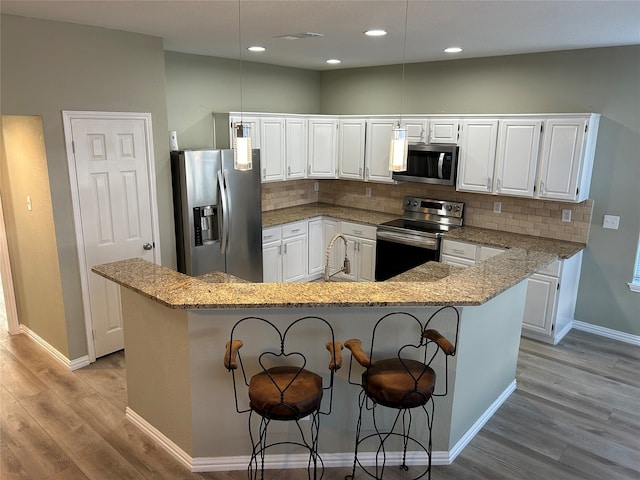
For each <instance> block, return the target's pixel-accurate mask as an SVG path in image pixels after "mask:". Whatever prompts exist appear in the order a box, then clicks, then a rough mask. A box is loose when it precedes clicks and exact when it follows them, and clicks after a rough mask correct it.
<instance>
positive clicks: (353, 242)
mask: <svg viewBox="0 0 640 480" xmlns="http://www.w3.org/2000/svg"><path fill="white" fill-rule="evenodd" d="M340 232H341V233H342V234H343V235H344V236H345V237H346V238H347V256H348V257H349V262H350V266H351V269H350V272H349V274H346V273H344V272H343V273H340V275H339V276H340V277H341V278H343V279H345V280H351V281H354V282H373V281H375V273H376V227H373V226H371V225H362V224H359V223H353V222H340ZM339 242H340V244H339V245H340V250H339V251H340V252H341V257H340V266H342V263H343V260H344V245H343V244H342V241H341V240H339ZM336 246H338V245H336Z"/></svg>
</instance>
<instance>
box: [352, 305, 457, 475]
mask: <svg viewBox="0 0 640 480" xmlns="http://www.w3.org/2000/svg"><path fill="white" fill-rule="evenodd" d="M437 317H440V318H439V319H438V323H439V324H441V325H443V327H444V328H446V329H447V331H449V330H451V331H453V332H454V333H453V334H454V335H455V341H454V343H451V342H450V341H449V340H447V339H446V338H445V337H443V336H442V335H441V334H440V333H439V332H438V331H437V330H435V329H433V328H430V326H431V325H432V324H433V323H435V320H436V318H437ZM459 324H460V315H459V312H458V311H457V310H456V309H455V308H454V307H450V306H447V307H442V308H440V309H438V310H437V311H436V312H435V313H433V314H432V315H431V316H430V317H429V318H428V319H427V321H426V322H425V324H424V325H423V324H422V322H421V321H420V320H419V319H418V318H417V317H415V316H414V315H411V314H409V313H390V314H388V315H385V316H384V317H382V318H381V319H379V320H378V322H377V323H376V325H375V326H374V329H373V333H372V337H371V348H370V349H369V351H368V353H367V352H365V350H364V349H363V348H362V342H361V340H360V339H351V340H347V341H346V342H345V343H344V346H345V347H347V348H348V349H349V350H350V351H351V359H350V361H349V383H351V384H352V385H358V386H360V387H361V391H360V395H359V402H358V404H359V414H358V422H357V426H356V441H355V453H354V459H353V469H352V472H351V475H347V476H346V477H345V478H346V479H353V478H354V477H355V473H356V466H360V467H361V469H362V470H363V472H364V473H366V474H367V475H369V476H371V477H373V478H376V479H382V478H383V476H384V472H385V467H386V466H387V460H388V458H387V457H390V458H391V459H393V461H394V462H395V463H400V468H401V469H402V470H404V471H406V472H408V471H409V467H408V466H407V463H408V462H407V453H409V454H410V455H411V456H415V457H416V458H417V457H418V455H416V454H420V453H419V452H424V453H425V454H426V457H427V462H426V468H424V469H422V468H420V469H419V471H418V472H417V473H415V476H414V475H413V474H407V475H411V478H412V479H413V480H415V479H418V478H422V477H424V476H425V475H427V476H428V477H427V478H431V450H432V441H431V431H432V427H433V413H434V403H433V397H436V396H444V395H446V394H447V390H448V370H449V368H448V359H449V357H451V356H453V355H455V351H456V348H457V343H458V327H459ZM385 329H386V330H385ZM383 332H384V333H383ZM405 334H406V335H405ZM403 337H404V338H403ZM393 340H397V341H398V342H408V343H403V344H401V345H400V343H398V344H397V345H396V346H394V347H393V348H390V344H394V345H395V343H394V342H393ZM398 345H400V346H399V347H398ZM436 358H443V359H444V362H443V363H444V365H441V364H438V365H434V363H433V362H434V360H435V359H436ZM353 359H355V360H356V361H357V362H358V363H359V364H360V365H361V366H362V367H364V371H363V372H362V375H361V381H360V383H357V382H354V381H352V371H353V369H352V365H353ZM436 370H438V371H441V370H443V371H444V377H445V378H444V388H443V389H442V390H443V391H441V392H436V391H435V387H436ZM381 407H387V408H388V409H391V410H392V411H393V415H391V418H392V420H391V421H390V422H389V421H388V420H389V418H388V416H387V417H385V416H384V415H383V414H382V413H380V412H378V410H379V409H380V408H381ZM368 412H370V413H371V420H372V423H373V429H374V431H375V433H370V434H366V433H364V431H365V429H364V427H363V420H364V416H365V413H367V414H368ZM414 413H418V414H420V413H424V415H425V417H424V418H425V420H424V421H425V425H426V428H427V430H428V439H427V445H426V446H425V445H424V443H423V441H421V440H420V439H418V438H416V437H417V434H416V433H413V432H412V430H411V427H412V423H413V422H414V421H416V419H417V418H414ZM385 420H387V421H386V423H385ZM365 442H366V445H369V446H371V447H372V448H373V449H375V452H374V453H375V461H372V460H369V462H366V461H363V460H361V459H359V458H358V454H359V449H360V448H361V447H362V446H363V444H364V443H365ZM394 442H395V443H394ZM376 445H377V447H376ZM409 445H412V446H414V448H415V447H417V451H410V452H408V448H409ZM393 449H395V450H400V451H401V452H398V451H395V452H394V451H393ZM420 455H421V456H422V458H424V455H423V454H420ZM361 456H364V455H362V454H361ZM363 462H365V463H374V465H370V466H369V468H368V467H367V466H364V465H363ZM411 463H416V464H420V465H422V463H421V462H420V461H417V462H411ZM371 466H375V470H372V469H371V468H370V467H371ZM394 478H396V477H394ZM398 478H400V477H398ZM403 478H404V477H403Z"/></svg>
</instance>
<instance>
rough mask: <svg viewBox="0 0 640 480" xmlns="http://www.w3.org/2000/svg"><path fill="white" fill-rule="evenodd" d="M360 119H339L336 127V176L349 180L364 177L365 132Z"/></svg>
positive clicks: (363, 121) (365, 126) (364, 125)
mask: <svg viewBox="0 0 640 480" xmlns="http://www.w3.org/2000/svg"><path fill="white" fill-rule="evenodd" d="M366 128H367V122H366V121H365V120H362V119H349V120H340V125H339V128H338V177H340V178H345V179H350V180H362V179H363V178H364V155H365V132H366Z"/></svg>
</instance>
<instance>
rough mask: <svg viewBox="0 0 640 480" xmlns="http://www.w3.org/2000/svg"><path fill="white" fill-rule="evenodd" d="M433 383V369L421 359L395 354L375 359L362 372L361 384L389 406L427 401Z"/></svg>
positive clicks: (404, 406)
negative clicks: (391, 356)
mask: <svg viewBox="0 0 640 480" xmlns="http://www.w3.org/2000/svg"><path fill="white" fill-rule="evenodd" d="M435 384H436V372H434V371H433V369H432V368H431V367H428V366H427V365H425V364H424V363H422V362H418V361H416V360H409V359H403V360H400V359H399V358H388V359H384V360H378V361H376V362H375V364H374V365H373V366H371V367H369V368H368V369H367V370H365V371H364V372H363V374H362V388H363V389H364V391H365V393H366V394H367V395H368V396H369V397H370V398H372V399H373V400H375V401H376V402H377V403H379V404H381V405H384V406H385V407H389V408H414V407H419V406H421V405H424V404H425V403H427V401H428V400H429V398H431V395H432V394H433V391H434V387H435Z"/></svg>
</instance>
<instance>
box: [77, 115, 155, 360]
mask: <svg viewBox="0 0 640 480" xmlns="http://www.w3.org/2000/svg"><path fill="white" fill-rule="evenodd" d="M70 125H71V134H72V140H73V151H74V158H75V166H76V168H75V171H76V176H77V190H78V200H79V207H80V212H81V217H82V219H81V223H82V243H83V246H84V259H85V265H86V268H87V271H88V273H87V279H88V286H89V292H88V295H89V299H88V300H89V302H88V303H89V308H90V315H91V323H92V325H93V337H94V345H95V356H96V357H100V356H103V355H106V354H108V353H111V352H114V351H117V350H121V349H122V348H124V339H123V331H122V312H121V307H120V287H119V286H118V285H116V284H115V283H113V282H111V281H107V280H106V279H104V278H103V277H101V276H99V275H95V274H93V273H91V271H90V270H91V267H92V266H94V265H97V264H102V263H108V262H114V261H118V260H123V259H127V258H136V257H141V258H144V259H146V260H148V261H150V262H156V260H157V259H156V250H155V240H154V230H153V218H154V215H153V207H152V202H153V200H152V197H151V195H152V193H151V192H152V188H151V186H150V175H149V161H150V158H151V152H150V149H149V148H150V147H149V144H148V140H147V139H148V136H147V131H146V128H147V127H148V125H147V123H145V121H144V120H143V119H140V118H135V119H124V118H114V119H110V118H72V119H71V121H70ZM85 301H86V299H85Z"/></svg>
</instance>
